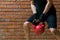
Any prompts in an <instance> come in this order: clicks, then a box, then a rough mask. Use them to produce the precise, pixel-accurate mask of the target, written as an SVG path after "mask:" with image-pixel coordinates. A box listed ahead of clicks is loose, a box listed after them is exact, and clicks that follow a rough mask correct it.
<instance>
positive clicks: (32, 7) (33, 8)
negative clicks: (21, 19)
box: [31, 1, 37, 13]
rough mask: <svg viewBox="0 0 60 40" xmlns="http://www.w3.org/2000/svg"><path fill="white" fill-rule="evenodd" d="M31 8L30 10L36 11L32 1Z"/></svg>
mask: <svg viewBox="0 0 60 40" xmlns="http://www.w3.org/2000/svg"><path fill="white" fill-rule="evenodd" d="M31 9H32V12H33V13H37V12H36V7H35V5H34V4H33V1H31Z"/></svg>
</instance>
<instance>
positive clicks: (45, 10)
mask: <svg viewBox="0 0 60 40" xmlns="http://www.w3.org/2000/svg"><path fill="white" fill-rule="evenodd" d="M51 6H52V0H47V4H46V6H45V9H44V11H43V13H44V14H46V13H47V12H48V11H49V9H50V8H51Z"/></svg>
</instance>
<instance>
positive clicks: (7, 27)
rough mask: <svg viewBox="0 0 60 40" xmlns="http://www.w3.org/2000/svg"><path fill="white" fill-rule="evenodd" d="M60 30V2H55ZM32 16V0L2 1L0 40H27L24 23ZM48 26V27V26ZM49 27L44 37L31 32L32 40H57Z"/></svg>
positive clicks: (59, 28)
mask: <svg viewBox="0 0 60 40" xmlns="http://www.w3.org/2000/svg"><path fill="white" fill-rule="evenodd" d="M53 3H54V5H55V8H56V14H57V28H58V30H60V0H53ZM31 15H32V11H31V8H30V0H0V40H26V39H25V36H24V31H23V23H24V22H25V21H26V20H27V18H29V17H30V16H31ZM46 26H47V25H46ZM51 35H52V34H51V33H50V32H49V31H48V29H47V27H46V30H45V33H44V34H43V35H41V36H40V35H39V36H38V35H36V34H34V33H33V30H32V29H31V31H30V38H31V40H56V38H55V37H54V35H52V36H51Z"/></svg>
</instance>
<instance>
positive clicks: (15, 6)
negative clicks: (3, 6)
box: [7, 5, 19, 9]
mask: <svg viewBox="0 0 60 40" xmlns="http://www.w3.org/2000/svg"><path fill="white" fill-rule="evenodd" d="M18 7H19V5H7V8H11V9H13V8H18Z"/></svg>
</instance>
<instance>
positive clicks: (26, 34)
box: [23, 22, 30, 40]
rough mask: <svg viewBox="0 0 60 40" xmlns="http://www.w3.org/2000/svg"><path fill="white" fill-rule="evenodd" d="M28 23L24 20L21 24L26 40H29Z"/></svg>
mask: <svg viewBox="0 0 60 40" xmlns="http://www.w3.org/2000/svg"><path fill="white" fill-rule="evenodd" d="M29 24H30V23H29V22H25V23H24V25H23V27H24V33H25V37H26V40H30V28H29Z"/></svg>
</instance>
